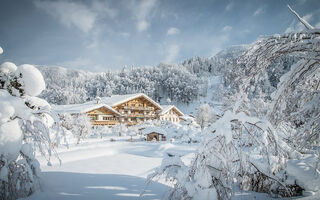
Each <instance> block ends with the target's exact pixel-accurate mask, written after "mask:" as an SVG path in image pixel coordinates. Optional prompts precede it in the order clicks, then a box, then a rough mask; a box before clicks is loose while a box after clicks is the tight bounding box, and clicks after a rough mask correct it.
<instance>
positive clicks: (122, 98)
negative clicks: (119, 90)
mask: <svg viewBox="0 0 320 200" xmlns="http://www.w3.org/2000/svg"><path fill="white" fill-rule="evenodd" d="M139 97H144V98H146V99H147V100H148V101H150V102H151V103H152V104H154V105H155V106H157V107H158V108H159V109H161V106H160V105H159V104H158V103H157V102H155V101H154V100H152V99H151V98H150V97H148V96H147V95H145V94H143V93H136V94H125V95H113V96H111V97H102V98H101V102H102V103H104V104H107V105H110V106H112V107H114V106H117V105H119V104H122V103H125V102H127V101H130V100H132V99H135V98H139Z"/></svg>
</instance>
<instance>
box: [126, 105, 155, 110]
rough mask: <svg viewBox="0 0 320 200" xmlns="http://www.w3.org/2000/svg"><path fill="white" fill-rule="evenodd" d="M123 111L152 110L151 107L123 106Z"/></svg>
mask: <svg viewBox="0 0 320 200" xmlns="http://www.w3.org/2000/svg"><path fill="white" fill-rule="evenodd" d="M123 108H124V109H125V110H154V108H153V107H143V106H138V107H136V106H124V107H123Z"/></svg>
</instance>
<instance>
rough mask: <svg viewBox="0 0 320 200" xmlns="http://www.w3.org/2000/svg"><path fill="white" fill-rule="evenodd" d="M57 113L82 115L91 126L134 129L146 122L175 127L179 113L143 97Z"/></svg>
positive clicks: (109, 99)
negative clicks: (160, 122) (154, 121)
mask: <svg viewBox="0 0 320 200" xmlns="http://www.w3.org/2000/svg"><path fill="white" fill-rule="evenodd" d="M53 108H54V110H55V111H56V112H57V113H60V114H62V113H69V114H71V115H75V114H83V113H86V114H87V115H88V116H89V117H90V119H91V123H92V124H93V125H95V126H99V125H107V126H112V125H116V124H120V123H123V124H126V125H128V126H130V125H135V124H138V123H140V122H144V121H147V120H155V119H158V120H161V121H171V122H172V123H179V122H180V117H182V116H183V113H182V112H181V111H180V110H179V109H178V108H176V107H175V106H174V105H163V106H161V105H160V104H158V103H157V102H155V101H154V100H152V99H151V98H150V97H148V96H147V95H146V94H143V93H138V94H128V95H113V96H111V97H102V98H96V100H95V101H90V102H86V103H83V104H70V105H57V106H54V107H53Z"/></svg>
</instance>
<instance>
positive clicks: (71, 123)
mask: <svg viewBox="0 0 320 200" xmlns="http://www.w3.org/2000/svg"><path fill="white" fill-rule="evenodd" d="M60 120H61V125H62V126H63V127H64V128H65V129H67V130H69V131H71V133H72V134H73V136H74V138H76V140H77V144H80V141H81V140H83V139H85V138H87V137H88V136H90V135H91V134H92V124H91V122H90V119H89V117H88V116H87V114H85V113H84V114H74V115H70V114H62V115H60Z"/></svg>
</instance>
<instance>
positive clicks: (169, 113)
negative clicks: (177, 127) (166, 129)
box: [159, 105, 183, 123]
mask: <svg viewBox="0 0 320 200" xmlns="http://www.w3.org/2000/svg"><path fill="white" fill-rule="evenodd" d="M163 107H164V110H163V111H162V112H161V113H160V114H159V119H160V120H161V121H170V122H172V123H180V117H181V116H183V113H182V112H181V111H179V110H178V109H177V108H176V107H175V106H173V105H169V106H163Z"/></svg>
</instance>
